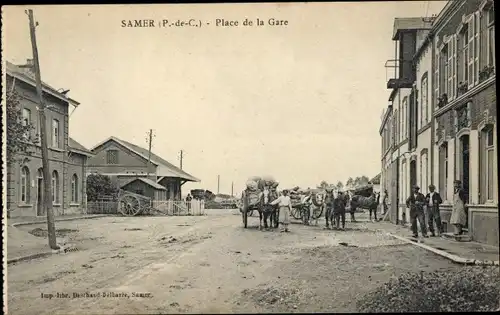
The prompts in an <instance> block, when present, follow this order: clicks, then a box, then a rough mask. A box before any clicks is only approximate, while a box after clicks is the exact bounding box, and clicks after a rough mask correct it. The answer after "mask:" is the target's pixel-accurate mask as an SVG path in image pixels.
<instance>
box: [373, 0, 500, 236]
mask: <svg viewBox="0 0 500 315" xmlns="http://www.w3.org/2000/svg"><path fill="white" fill-rule="evenodd" d="M494 17H495V15H494V3H493V1H491V0H470V1H465V0H460V1H449V2H448V3H447V4H446V6H445V7H444V8H443V10H442V11H441V12H440V14H439V15H438V16H437V17H436V19H435V20H433V21H432V27H431V29H430V32H429V33H428V34H427V35H426V36H425V38H424V39H423V43H424V44H423V45H422V46H421V47H423V48H421V50H420V49H417V53H416V54H415V55H414V56H413V58H412V59H413V62H414V65H415V69H414V71H415V73H416V76H415V77H414V78H413V79H414V80H413V83H412V85H413V86H414V87H415V86H416V87H417V90H419V88H418V86H419V85H420V91H423V90H425V89H424V88H423V86H428V87H430V89H431V92H429V93H428V94H425V100H424V94H423V93H422V92H420V93H417V97H416V98H415V99H414V101H413V103H414V104H416V112H417V113H420V117H419V115H418V114H417V115H416V116H413V115H411V113H414V112H415V108H413V109H410V115H408V114H406V113H402V114H403V115H401V112H399V113H396V111H397V110H399V111H401V110H403V111H405V106H402V105H403V104H404V102H403V103H401V102H393V103H392V104H391V106H389V109H388V110H387V111H386V113H387V114H386V116H387V117H384V120H383V123H382V126H381V129H380V132H381V135H382V142H383V143H386V142H387V140H384V139H386V138H391V137H392V138H393V139H394V140H393V142H392V143H391V145H392V146H393V147H392V148H390V147H387V144H386V150H385V151H384V150H383V157H382V160H383V163H382V172H383V174H382V177H383V180H382V182H383V184H384V185H386V186H388V183H390V187H391V188H393V189H390V190H389V191H390V194H391V190H392V193H393V194H394V192H397V193H398V194H399V196H397V197H394V196H391V198H390V199H391V201H392V202H395V203H393V204H399V210H398V209H397V208H398V207H394V206H391V211H393V212H394V213H392V215H393V216H394V220H393V222H395V223H398V222H399V220H400V219H401V212H403V213H404V210H402V208H403V207H402V201H403V200H404V198H405V197H406V196H407V193H406V195H405V192H409V188H410V187H411V184H413V183H417V184H419V185H420V186H421V188H422V190H423V192H424V193H425V192H427V187H426V186H427V184H430V183H433V184H434V185H435V186H436V187H437V190H438V191H439V192H440V193H441V195H442V196H443V199H444V203H443V205H442V207H441V215H442V219H443V220H444V221H445V222H447V221H448V220H449V218H450V216H451V208H452V198H453V182H454V180H456V179H458V180H461V181H462V183H463V186H464V189H465V190H466V192H467V198H468V229H467V230H468V233H469V236H470V237H471V238H472V239H473V240H475V241H478V242H484V243H488V244H494V245H495V244H496V245H497V244H498V182H497V180H498V175H497V174H498V173H497V171H498V170H497V152H496V150H497V148H496V141H497V139H496V128H497V125H496V76H495V35H494V34H495V21H494V19H495V18H494ZM425 55H427V57H425ZM399 59H403V60H404V57H403V58H399ZM429 60H430V64H429ZM430 65H431V66H430ZM419 69H420V71H419ZM389 81H390V82H391V80H389ZM424 82H425V83H424ZM392 83H395V84H396V83H397V84H399V86H397V85H396V87H401V86H402V85H404V84H406V82H404V81H403V80H401V78H397V79H396V80H393V82H392ZM388 85H389V84H388ZM409 85H410V84H409V82H408V85H405V87H406V86H409ZM398 93H399V94H401V91H400V90H399V91H397V92H395V89H393V91H392V93H391V96H392V95H397V94H398ZM418 94H420V96H418ZM426 103H427V104H429V105H428V106H429V107H425V106H423V105H424V104H426ZM419 105H420V107H419ZM424 108H427V109H424ZM426 110H428V111H426ZM424 117H427V118H429V121H426V119H424ZM390 118H392V119H390ZM415 118H416V120H417V125H420V126H421V127H420V128H419V127H417V130H416V133H417V144H416V147H417V150H416V151H417V152H418V151H419V150H425V151H423V152H424V153H425V155H424V154H422V153H421V154H420V155H419V154H417V156H416V166H417V169H418V165H420V169H421V170H424V171H420V172H419V171H417V172H415V169H416V166H415V164H412V163H413V160H412V158H413V153H412V147H411V146H408V147H406V146H405V144H404V139H401V136H400V135H399V130H398V129H401V128H402V129H403V133H404V135H405V136H408V137H410V136H412V134H411V131H410V132H409V133H408V132H407V131H406V129H405V128H406V126H408V125H411V124H412V122H413V120H414V119H415ZM397 120H400V122H399V123H398V122H396V123H395V124H393V129H392V130H391V129H390V128H389V126H387V122H388V121H392V122H394V121H397ZM405 120H406V123H405ZM394 126H397V127H396V128H394ZM403 126H405V127H403ZM410 128H411V127H410ZM422 130H426V131H422ZM424 132H425V133H427V135H425V136H424ZM421 141H422V142H423V143H425V145H423V146H422V145H421V144H422V143H421ZM408 143H409V144H410V143H411V140H409V141H408ZM429 143H430V145H429V146H428V145H427V144H429ZM396 149H397V150H399V153H397V154H396V157H398V158H395V156H394V155H395V154H394V152H395V151H396ZM391 152H392V153H391ZM421 152H422V151H421ZM390 154H392V156H391V158H388V155H390ZM419 156H421V157H422V156H424V157H425V159H424V158H421V159H420V163H419V161H418V157H419ZM408 158H409V159H410V167H409V169H408V168H407V167H405V166H403V165H402V164H403V163H408ZM398 159H401V167H399V168H397V167H388V166H387V164H388V163H387V161H391V162H392V163H395V162H394V161H397V160H398ZM425 161H427V162H425ZM427 163H428V164H427ZM396 164H397V162H396ZM391 165H392V164H391ZM424 166H425V167H424ZM426 167H427V171H425V168H426ZM405 171H408V172H409V176H407V175H406V173H405ZM422 174H426V175H425V176H427V178H425V177H424V176H423V175H422ZM384 175H385V176H384ZM395 186H403V189H394V187H395ZM398 199H399V202H398ZM395 209H396V210H395Z"/></svg>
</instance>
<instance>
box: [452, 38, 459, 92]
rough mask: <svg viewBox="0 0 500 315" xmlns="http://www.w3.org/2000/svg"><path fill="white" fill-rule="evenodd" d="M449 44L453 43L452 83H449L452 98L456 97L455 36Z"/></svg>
mask: <svg viewBox="0 0 500 315" xmlns="http://www.w3.org/2000/svg"><path fill="white" fill-rule="evenodd" d="M451 42H452V43H453V58H452V66H451V68H452V71H453V72H452V73H453V77H452V83H451V90H452V93H451V95H452V97H456V96H457V87H458V85H457V70H458V69H457V35H453V37H452V40H451Z"/></svg>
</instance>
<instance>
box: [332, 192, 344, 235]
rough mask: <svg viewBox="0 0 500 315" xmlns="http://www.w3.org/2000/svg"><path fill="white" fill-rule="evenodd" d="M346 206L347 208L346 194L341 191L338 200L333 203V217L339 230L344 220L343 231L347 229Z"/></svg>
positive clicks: (338, 193)
mask: <svg viewBox="0 0 500 315" xmlns="http://www.w3.org/2000/svg"><path fill="white" fill-rule="evenodd" d="M345 206H346V199H345V197H344V194H343V193H342V192H341V191H339V192H337V198H335V200H334V202H333V217H334V222H335V227H336V228H337V229H340V221H341V220H342V230H344V229H345ZM332 225H333V222H332Z"/></svg>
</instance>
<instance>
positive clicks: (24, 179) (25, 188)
mask: <svg viewBox="0 0 500 315" xmlns="http://www.w3.org/2000/svg"><path fill="white" fill-rule="evenodd" d="M30 184H31V179H30V170H29V169H28V167H27V166H23V167H22V168H21V180H20V182H19V186H20V187H19V188H20V189H19V190H20V193H21V195H20V201H21V203H29V202H30Z"/></svg>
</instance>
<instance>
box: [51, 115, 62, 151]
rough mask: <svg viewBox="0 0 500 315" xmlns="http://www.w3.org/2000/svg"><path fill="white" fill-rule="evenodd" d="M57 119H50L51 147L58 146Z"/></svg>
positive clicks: (58, 131)
mask: <svg viewBox="0 0 500 315" xmlns="http://www.w3.org/2000/svg"><path fill="white" fill-rule="evenodd" d="M59 133H60V130H59V120H57V119H53V120H52V147H54V148H59V147H60V146H59V144H60V143H59Z"/></svg>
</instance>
